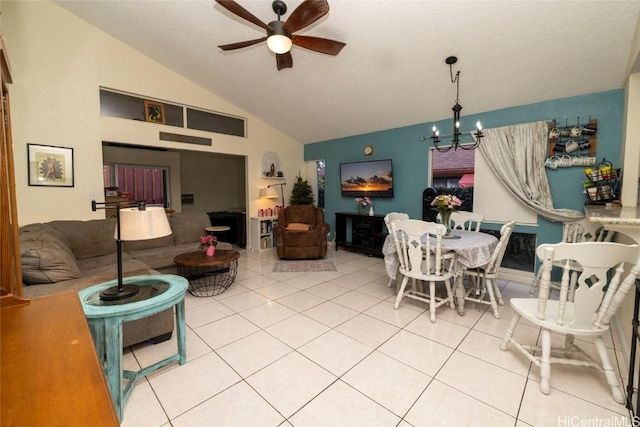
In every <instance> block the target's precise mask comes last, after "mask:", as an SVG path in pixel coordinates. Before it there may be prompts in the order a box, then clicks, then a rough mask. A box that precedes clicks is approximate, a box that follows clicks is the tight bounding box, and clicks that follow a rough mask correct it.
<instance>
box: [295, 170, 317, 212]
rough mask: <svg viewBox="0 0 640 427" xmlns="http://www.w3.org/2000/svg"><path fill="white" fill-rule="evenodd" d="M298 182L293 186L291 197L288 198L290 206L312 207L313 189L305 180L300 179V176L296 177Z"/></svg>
mask: <svg viewBox="0 0 640 427" xmlns="http://www.w3.org/2000/svg"><path fill="white" fill-rule="evenodd" d="M296 178H297V179H298V181H297V182H296V183H295V184H293V190H291V197H290V198H289V204H290V205H312V204H313V202H314V200H313V189H312V188H311V185H309V182H307V180H306V179H302V177H301V176H297V177H296Z"/></svg>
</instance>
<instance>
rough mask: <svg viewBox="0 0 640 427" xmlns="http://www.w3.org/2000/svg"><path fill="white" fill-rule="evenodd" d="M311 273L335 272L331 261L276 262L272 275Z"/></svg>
mask: <svg viewBox="0 0 640 427" xmlns="http://www.w3.org/2000/svg"><path fill="white" fill-rule="evenodd" d="M312 271H336V266H335V265H333V262H332V261H277V262H276V265H274V266H273V272H274V273H308V272H312Z"/></svg>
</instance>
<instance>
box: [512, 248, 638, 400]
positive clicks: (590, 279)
mask: <svg viewBox="0 0 640 427" xmlns="http://www.w3.org/2000/svg"><path fill="white" fill-rule="evenodd" d="M536 254H537V256H538V258H540V259H541V260H542V261H543V265H542V277H541V280H540V292H539V295H538V298H517V299H516V298H514V299H512V300H511V306H512V307H513V309H514V311H515V313H514V316H513V319H512V320H511V324H510V325H509V328H508V329H507V331H506V333H505V335H504V339H503V342H502V343H501V344H500V349H501V350H506V349H507V347H508V345H509V344H513V345H514V346H515V347H516V348H517V349H518V350H520V351H521V352H522V353H523V354H524V355H525V356H526V357H527V358H528V359H529V360H531V361H532V362H533V363H534V364H535V365H536V366H537V367H538V368H540V376H541V382H540V391H541V392H542V393H544V394H549V391H550V386H549V380H550V377H551V363H561V364H569V365H575V366H587V367H595V368H596V369H597V370H598V371H600V372H604V374H605V376H606V378H607V382H608V383H609V385H610V386H611V392H612V394H613V398H614V399H615V401H616V402H618V403H624V401H625V399H624V393H623V391H622V388H621V386H620V383H619V381H618V377H617V375H616V372H615V370H614V369H613V367H612V365H611V362H610V361H609V356H608V354H607V349H606V347H605V344H604V341H603V339H602V336H603V334H605V333H606V332H608V331H609V321H610V319H611V317H612V316H613V315H614V314H615V313H616V311H617V309H618V308H619V307H620V304H621V303H622V301H623V300H624V298H625V297H626V295H627V293H628V292H629V290H630V289H631V288H633V287H634V286H635V280H636V278H637V277H638V274H640V248H639V247H638V245H623V244H620V243H609V242H585V243H556V244H543V245H540V246H539V247H538V248H537V250H536ZM556 260H564V261H563V263H564V265H563V268H562V270H563V274H562V282H561V285H560V297H559V299H558V300H549V286H550V281H551V280H550V278H551V269H552V267H553V265H554V262H555V261H556ZM625 262H626V263H630V264H631V265H632V268H631V271H630V273H629V274H628V275H627V276H626V278H625V279H624V282H622V281H621V279H622V276H623V274H624V267H623V264H624V263H625ZM573 263H578V264H580V267H581V269H582V273H581V274H580V275H579V277H578V279H577V280H578V287H577V288H576V290H575V297H574V299H573V301H571V300H570V299H569V281H570V276H571V274H572V272H573V271H575V270H573V267H572V264H573ZM607 277H611V279H610V280H607ZM522 317H524V318H525V319H527V320H528V321H529V322H532V323H534V324H535V325H538V326H540V327H541V328H542V333H541V338H540V340H541V346H540V347H538V346H534V345H522V344H520V343H518V342H516V341H515V339H514V338H513V336H514V329H515V328H516V326H517V325H518V322H519V321H520V318H522ZM551 332H556V333H559V334H563V335H566V337H565V347H564V348H552V347H551ZM575 336H579V337H592V338H593V340H594V342H595V346H596V349H597V351H598V355H599V356H600V359H601V362H602V363H598V362H596V361H595V360H593V359H592V358H591V357H589V356H588V355H587V354H585V352H584V351H582V350H581V349H580V348H579V347H577V346H576V345H575V344H574V337H575ZM534 352H535V353H534ZM540 352H541V353H540ZM552 355H553V356H552Z"/></svg>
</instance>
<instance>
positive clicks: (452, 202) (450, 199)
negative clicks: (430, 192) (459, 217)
mask: <svg viewBox="0 0 640 427" xmlns="http://www.w3.org/2000/svg"><path fill="white" fill-rule="evenodd" d="M460 205H462V201H461V200H460V199H458V198H457V197H456V196H454V195H452V194H444V195H442V196H438V197H436V198H435V199H433V201H432V202H431V206H435V208H436V209H437V210H438V212H439V213H441V214H443V213H451V212H454V211H456V210H457V209H456V208H457V207H459V206H460Z"/></svg>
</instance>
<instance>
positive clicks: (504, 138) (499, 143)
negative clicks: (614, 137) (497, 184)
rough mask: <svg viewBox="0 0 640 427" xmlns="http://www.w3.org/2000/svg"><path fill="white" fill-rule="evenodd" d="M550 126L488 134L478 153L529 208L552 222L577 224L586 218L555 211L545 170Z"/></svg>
mask: <svg viewBox="0 0 640 427" xmlns="http://www.w3.org/2000/svg"><path fill="white" fill-rule="evenodd" d="M547 133H548V128H547V124H546V122H534V123H525V124H521V125H514V126H505V127H501V128H493V129H486V130H484V139H483V140H482V142H481V143H480V145H479V146H478V150H479V151H480V152H481V153H482V154H483V155H484V157H485V158H486V159H487V162H488V163H489V166H490V167H491V169H492V170H493V172H494V173H495V174H496V176H498V178H499V179H500V181H502V183H503V184H504V185H505V186H506V187H507V188H508V189H509V191H511V193H513V195H514V196H516V197H517V198H518V200H520V201H521V202H522V203H524V204H525V205H526V206H528V207H529V208H531V209H533V210H534V211H536V212H537V213H538V214H539V215H542V216H543V217H544V218H546V219H548V220H550V221H559V222H573V221H577V220H579V219H581V218H584V214H583V213H582V212H580V211H576V210H573V209H554V207H553V201H552V200H551V190H550V189H549V181H548V180H547V173H546V170H545V167H544V162H545V159H546V157H547Z"/></svg>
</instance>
